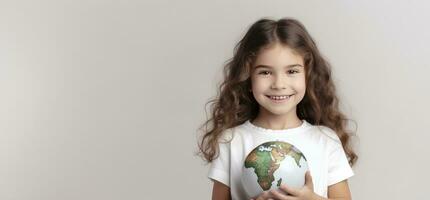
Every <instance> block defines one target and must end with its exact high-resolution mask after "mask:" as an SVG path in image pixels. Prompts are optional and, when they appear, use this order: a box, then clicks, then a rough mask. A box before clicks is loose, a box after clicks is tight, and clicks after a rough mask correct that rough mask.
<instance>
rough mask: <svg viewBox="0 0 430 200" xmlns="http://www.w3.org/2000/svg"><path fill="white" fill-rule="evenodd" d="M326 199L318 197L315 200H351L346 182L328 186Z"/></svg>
mask: <svg viewBox="0 0 430 200" xmlns="http://www.w3.org/2000/svg"><path fill="white" fill-rule="evenodd" d="M327 196H328V197H329V198H328V199H326V198H323V197H319V198H317V200H351V192H350V191H349V186H348V182H347V180H344V181H341V182H339V183H336V184H333V185H330V186H328V194H327Z"/></svg>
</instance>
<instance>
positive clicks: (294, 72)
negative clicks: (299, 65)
mask: <svg viewBox="0 0 430 200" xmlns="http://www.w3.org/2000/svg"><path fill="white" fill-rule="evenodd" d="M296 73H299V71H298V70H292V69H290V70H288V74H296Z"/></svg>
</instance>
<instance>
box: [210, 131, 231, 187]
mask: <svg viewBox="0 0 430 200" xmlns="http://www.w3.org/2000/svg"><path fill="white" fill-rule="evenodd" d="M230 141H231V139H228V135H227V134H224V136H223V137H222V138H221V139H220V142H219V143H218V147H219V155H218V157H217V158H216V159H214V160H213V161H212V162H211V165H210V168H209V172H208V178H209V179H211V180H212V181H213V180H216V181H219V182H221V183H223V184H224V185H226V186H229V187H230Z"/></svg>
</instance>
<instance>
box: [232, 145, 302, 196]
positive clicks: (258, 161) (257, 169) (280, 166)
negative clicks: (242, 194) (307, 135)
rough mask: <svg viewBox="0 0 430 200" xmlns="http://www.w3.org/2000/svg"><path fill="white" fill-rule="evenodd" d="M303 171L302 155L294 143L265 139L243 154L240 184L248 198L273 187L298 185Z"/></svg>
mask: <svg viewBox="0 0 430 200" xmlns="http://www.w3.org/2000/svg"><path fill="white" fill-rule="evenodd" d="M307 170H308V163H307V160H306V157H305V156H304V155H303V153H302V152H301V151H300V150H299V149H297V148H296V147H295V146H293V145H291V144H289V143H287V142H283V141H271V142H265V143H263V144H261V145H258V146H257V147H256V148H254V149H253V150H252V151H251V152H250V153H249V154H248V156H247V157H246V159H245V163H244V165H243V171H242V177H241V179H242V185H243V188H244V189H245V191H246V193H247V195H248V196H249V197H255V196H258V195H259V194H261V193H262V192H263V191H266V190H270V189H276V188H278V187H279V186H280V185H281V184H286V185H288V186H290V187H293V188H301V187H303V185H304V184H305V173H306V171H307Z"/></svg>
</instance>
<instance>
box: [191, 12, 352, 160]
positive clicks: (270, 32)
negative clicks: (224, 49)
mask: <svg viewBox="0 0 430 200" xmlns="http://www.w3.org/2000/svg"><path fill="white" fill-rule="evenodd" d="M275 43H280V44H282V45H286V46H288V47H289V48H291V49H293V50H294V51H296V52H297V53H299V54H300V55H301V56H302V57H303V60H304V64H305V72H306V75H305V80H306V93H305V96H304V97H303V100H302V101H301V102H300V103H299V104H298V105H297V116H298V118H299V119H301V120H303V119H304V120H306V121H307V122H309V123H311V124H313V125H321V126H327V127H329V128H331V129H332V130H334V131H335V132H336V134H337V135H338V136H339V138H340V141H341V142H342V146H343V149H344V151H345V153H346V155H347V157H348V161H349V164H350V165H351V166H352V165H354V164H355V162H356V160H357V158H358V156H357V154H356V153H355V152H354V150H353V149H352V147H351V145H350V140H351V138H350V137H351V136H352V135H353V134H354V132H355V131H350V130H347V125H348V124H347V123H348V121H349V119H347V118H346V116H345V115H344V114H343V113H342V112H341V111H340V108H339V98H338V97H337V95H336V88H335V85H334V83H333V80H332V75H331V66H330V64H329V63H328V62H327V61H326V60H325V59H324V58H323V57H322V55H321V53H320V52H319V50H318V48H317V45H316V43H315V42H314V40H313V39H312V37H311V36H310V34H309V33H308V31H307V30H306V29H305V27H304V26H303V24H302V23H300V22H299V21H298V20H296V19H292V18H282V19H279V20H277V21H275V20H271V19H266V18H263V19H260V20H258V21H257V22H255V23H254V24H253V25H251V27H250V28H249V30H248V31H247V33H246V34H245V36H244V37H243V38H242V39H241V40H240V42H239V43H238V44H237V45H236V46H235V48H234V56H233V58H231V59H230V60H229V61H228V62H227V63H226V65H225V66H224V70H223V75H224V81H223V82H222V83H221V85H220V86H219V90H218V92H217V96H216V97H215V98H213V99H211V100H209V102H207V103H206V104H205V108H206V106H207V105H208V104H211V114H212V115H211V118H210V119H208V120H207V121H206V122H204V123H203V125H202V126H201V127H200V128H199V130H202V131H203V134H202V137H201V138H199V140H198V141H199V143H198V147H199V151H198V153H197V154H198V155H200V156H201V157H202V158H203V159H204V160H205V161H207V162H208V163H209V162H212V161H213V160H214V159H215V158H216V157H217V156H218V151H219V149H218V141H219V138H220V136H221V134H222V133H223V131H225V130H226V129H229V128H232V127H235V126H238V125H240V124H242V123H244V122H246V121H247V120H253V119H255V118H256V117H257V114H258V111H259V104H258V103H257V101H256V100H255V99H254V97H253V95H252V93H250V92H249V89H250V88H251V79H250V76H251V71H252V63H253V62H254V61H255V59H256V57H257V55H258V53H259V51H260V50H261V49H262V48H264V47H267V46H269V45H272V44H275ZM205 110H206V109H205Z"/></svg>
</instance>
